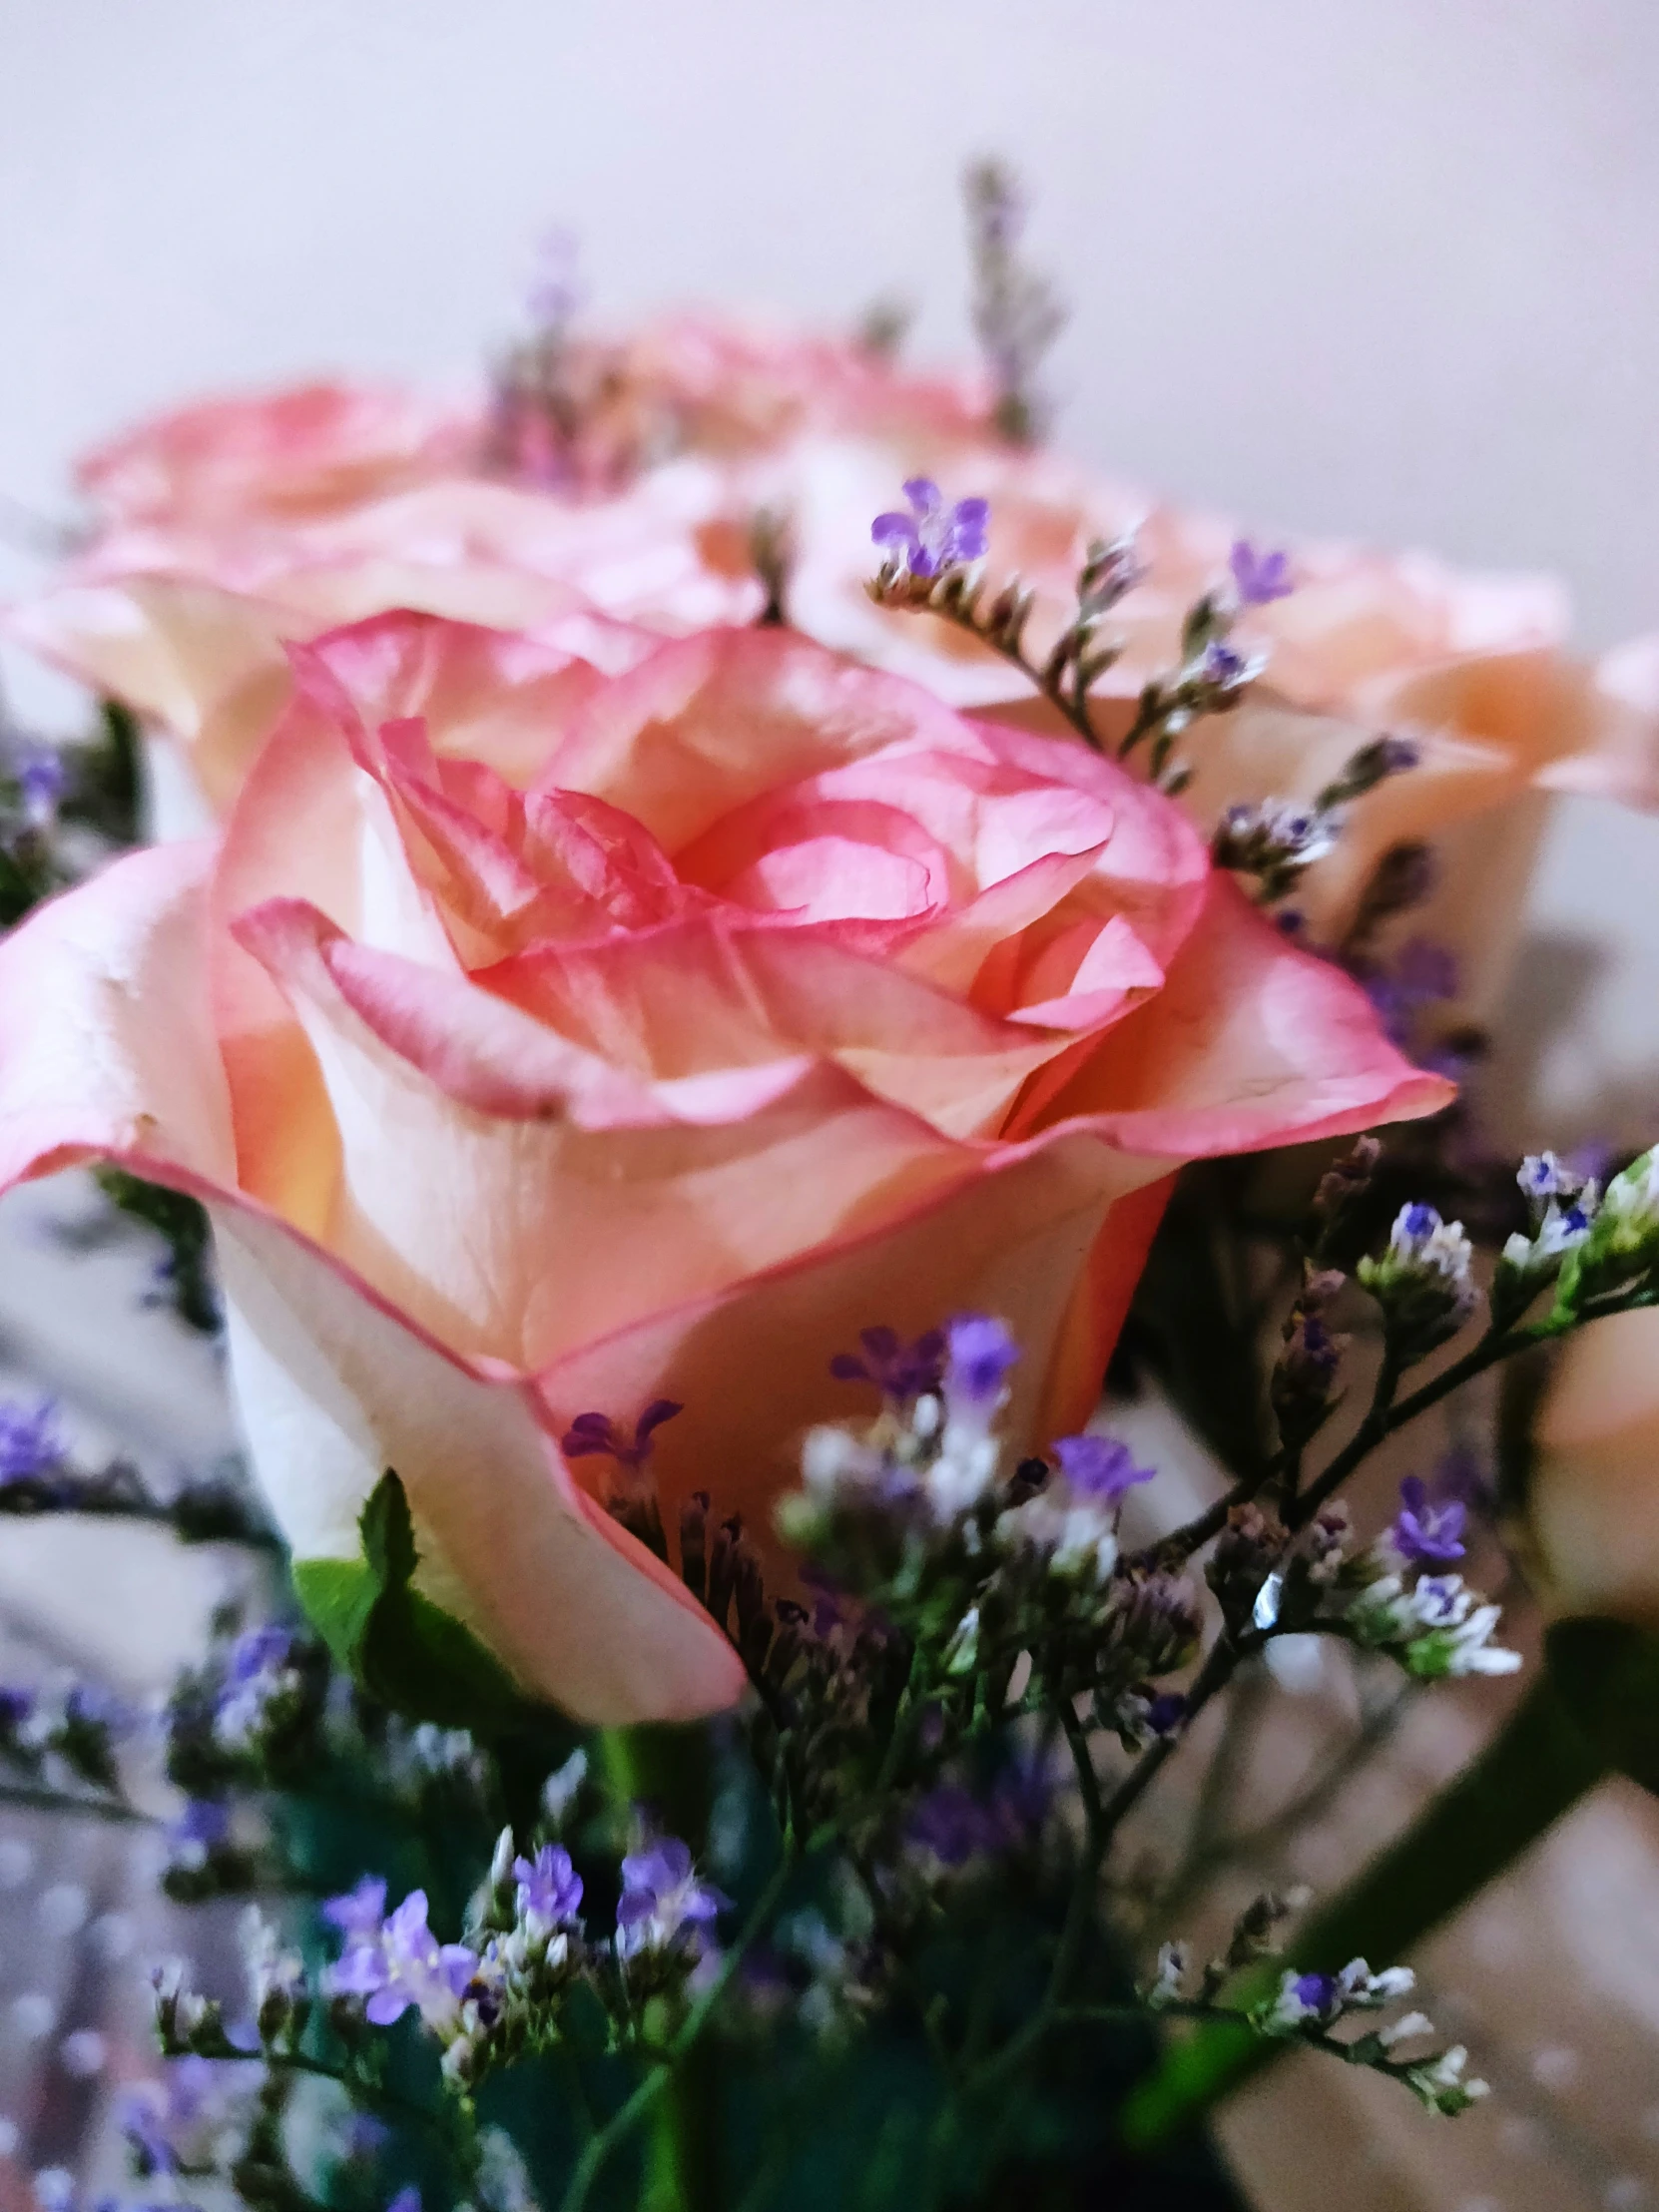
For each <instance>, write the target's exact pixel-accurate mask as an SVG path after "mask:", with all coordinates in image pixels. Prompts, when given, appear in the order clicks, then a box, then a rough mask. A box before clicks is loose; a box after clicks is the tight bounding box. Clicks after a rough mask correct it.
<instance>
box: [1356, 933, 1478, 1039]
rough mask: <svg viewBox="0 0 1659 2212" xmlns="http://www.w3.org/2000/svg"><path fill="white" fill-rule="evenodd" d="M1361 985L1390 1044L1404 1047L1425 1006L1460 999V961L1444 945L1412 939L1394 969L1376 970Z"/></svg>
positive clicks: (1362, 978)
mask: <svg viewBox="0 0 1659 2212" xmlns="http://www.w3.org/2000/svg"><path fill="white" fill-rule="evenodd" d="M1361 981H1362V983H1363V985H1364V988H1365V992H1366V996H1367V997H1368V998H1369V999H1370V1000H1371V1002H1372V1004H1373V1005H1374V1006H1375V1007H1376V1008H1377V1011H1378V1015H1379V1017H1380V1018H1381V1020H1382V1022H1383V1028H1384V1029H1385V1030H1386V1032H1387V1034H1388V1038H1389V1041H1390V1042H1391V1043H1393V1044H1397V1045H1403V1044H1404V1043H1406V1042H1407V1040H1408V1038H1409V1036H1410V1031H1411V1025H1412V1023H1413V1022H1414V1021H1415V1019H1416V1016H1417V1015H1418V1014H1419V1013H1420V1012H1421V1011H1422V1009H1423V1008H1424V1007H1425V1006H1432V1005H1435V1004H1437V1003H1443V1002H1444V1001H1445V1000H1447V999H1452V998H1455V997H1456V996H1457V983H1458V978H1457V961H1456V958H1455V956H1454V955H1453V954H1452V953H1450V952H1448V951H1447V950H1446V948H1445V947H1444V946H1443V945H1438V944H1431V943H1430V942H1429V941H1428V939H1427V938H1426V937H1412V938H1411V939H1409V941H1408V942H1407V943H1405V944H1403V945H1401V947H1400V949H1399V952H1398V954H1397V956H1396V958H1395V959H1394V961H1393V963H1392V965H1391V966H1389V967H1386V968H1375V969H1372V970H1370V971H1369V972H1367V973H1366V974H1365V975H1363V976H1362V977H1361Z"/></svg>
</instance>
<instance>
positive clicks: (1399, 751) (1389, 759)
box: [1374, 735, 1422, 778]
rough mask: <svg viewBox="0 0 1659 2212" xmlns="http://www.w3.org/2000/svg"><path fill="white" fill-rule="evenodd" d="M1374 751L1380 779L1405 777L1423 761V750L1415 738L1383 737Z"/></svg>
mask: <svg viewBox="0 0 1659 2212" xmlns="http://www.w3.org/2000/svg"><path fill="white" fill-rule="evenodd" d="M1374 751H1375V757H1376V761H1377V767H1378V772H1379V776H1380V778H1381V777H1384V776H1403V775H1405V774H1406V772H1407V771H1408V770H1410V769H1413V768H1415V767H1416V765H1417V763H1418V762H1419V761H1420V760H1421V759H1422V749H1421V747H1420V746H1419V745H1418V744H1417V743H1416V741H1415V739H1413V738H1396V737H1393V736H1391V735H1390V736H1387V737H1382V738H1379V739H1378V740H1377V744H1376V747H1375V749H1374Z"/></svg>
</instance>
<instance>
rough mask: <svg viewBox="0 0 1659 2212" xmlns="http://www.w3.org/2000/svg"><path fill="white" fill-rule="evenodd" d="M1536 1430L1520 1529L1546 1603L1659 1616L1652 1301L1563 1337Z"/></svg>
mask: <svg viewBox="0 0 1659 2212" xmlns="http://www.w3.org/2000/svg"><path fill="white" fill-rule="evenodd" d="M1535 1441H1536V1459H1535V1464H1534V1467H1533V1473H1532V1480H1531V1483H1530V1486H1529V1489H1528V1494H1527V1517H1528V1522H1529V1529H1528V1535H1529V1549H1530V1550H1531V1553H1532V1559H1533V1565H1534V1568H1535V1571H1536V1575H1537V1579H1538V1582H1539V1585H1540V1588H1541V1591H1542V1594H1543V1596H1544V1598H1545V1601H1546V1603H1548V1604H1549V1606H1550V1607H1551V1609H1552V1610H1553V1611H1555V1612H1557V1613H1601V1614H1608V1615H1611V1616H1612V1617H1613V1618H1615V1619H1621V1620H1629V1621H1634V1622H1635V1623H1636V1624H1637V1625H1638V1626H1639V1627H1644V1628H1659V1312H1654V1311H1651V1310H1649V1311H1645V1312H1637V1313H1632V1314H1614V1315H1611V1316H1609V1317H1608V1319H1606V1320H1605V1321H1598V1322H1597V1323H1595V1325H1594V1326H1593V1327H1592V1328H1588V1329H1582V1330H1580V1331H1579V1332H1578V1333H1577V1334H1576V1335H1575V1336H1573V1337H1572V1338H1570V1339H1569V1340H1568V1342H1567V1344H1566V1345H1565V1347H1564V1348H1563V1350H1562V1354H1561V1360H1560V1365H1559V1367H1558V1368H1557V1370H1556V1373H1555V1377H1554V1380H1553V1382H1552V1383H1551V1386H1550V1389H1549V1393H1548V1395H1547V1397H1546V1398H1545V1400H1544V1404H1543V1408H1542V1411H1541V1412H1540V1415H1539V1418H1538V1425H1537V1432H1536V1439H1535Z"/></svg>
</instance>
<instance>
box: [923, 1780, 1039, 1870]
mask: <svg viewBox="0 0 1659 2212" xmlns="http://www.w3.org/2000/svg"><path fill="white" fill-rule="evenodd" d="M1053 1803H1054V1777H1053V1772H1052V1770H1051V1768H1050V1767H1049V1765H1048V1763H1047V1762H1046V1761H1045V1760H1043V1759H1042V1758H1041V1757H1029V1756H1023V1755H1021V1756H1016V1757H1015V1758H1014V1759H1013V1760H1012V1761H1010V1763H1009V1764H1008V1765H1007V1766H1006V1767H1004V1768H1002V1770H1001V1771H1000V1772H999V1773H998V1774H997V1776H996V1777H995V1779H994V1781H993V1782H992V1783H991V1784H990V1787H989V1789H988V1790H985V1791H983V1792H976V1791H973V1790H969V1789H966V1788H964V1787H963V1785H962V1784H961V1783H959V1782H941V1783H939V1784H937V1785H936V1786H935V1787H934V1788H933V1789H931V1790H929V1791H928V1792H927V1794H926V1795H925V1796H924V1797H922V1798H920V1799H919V1800H918V1801H917V1803H916V1805H915V1807H914V1808H913V1810H912V1812H911V1814H910V1818H909V1820H908V1822H907V1823H906V1827H905V1834H906V1836H907V1838H908V1840H909V1842H910V1843H911V1844H913V1845H914V1846H915V1847H916V1848H917V1849H918V1850H920V1851H923V1852H926V1853H927V1854H929V1856H930V1857H932V1858H934V1859H936V1860H937V1861H938V1863H939V1865H940V1866H941V1867H952V1868H954V1867H965V1866H966V1865H967V1864H968V1862H969V1861H970V1860H973V1859H981V1858H992V1857H995V1856H996V1855H997V1854H998V1853H1002V1852H1009V1851H1015V1850H1018V1849H1019V1848H1020V1847H1021V1846H1022V1845H1024V1844H1028V1843H1029V1842H1030V1841H1031V1839H1032V1838H1033V1837H1034V1836H1036V1835H1037V1834H1038V1833H1039V1832H1040V1830H1041V1828H1042V1825H1043V1823H1044V1821H1045V1820H1047V1818H1048V1815H1049V1812H1050V1810H1051V1809H1052V1806H1053Z"/></svg>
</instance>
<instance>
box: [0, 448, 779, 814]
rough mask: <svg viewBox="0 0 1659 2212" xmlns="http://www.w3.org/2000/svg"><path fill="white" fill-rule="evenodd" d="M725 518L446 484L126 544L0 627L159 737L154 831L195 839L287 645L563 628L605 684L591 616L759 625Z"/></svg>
mask: <svg viewBox="0 0 1659 2212" xmlns="http://www.w3.org/2000/svg"><path fill="white" fill-rule="evenodd" d="M728 505H729V491H728V486H727V484H726V481H725V479H724V478H723V477H722V476H720V475H719V474H718V473H717V472H716V471H714V470H712V469H711V468H710V467H709V466H708V465H707V464H705V463H701V462H684V463H681V464H678V465H676V466H672V467H667V468H662V469H658V470H656V471H654V472H653V473H652V474H651V475H650V476H649V477H647V478H646V479H644V480H643V481H642V482H641V483H640V485H639V486H638V487H637V488H636V489H635V490H634V491H632V492H630V493H628V494H626V495H625V496H623V497H621V498H618V499H614V500H609V501H606V502H604V503H602V504H599V505H595V506H591V507H576V506H569V505H566V504H564V503H562V502H560V501H558V500H555V499H551V498H549V497H547V496H546V495H544V494H542V493H538V492H532V491H527V490H524V489H521V488H519V487H517V486H514V485H508V484H499V483H490V482H487V481H485V480H483V479H481V478H476V477H456V476H449V477H443V478H440V479H438V480H436V481H434V482H431V483H428V484H425V485H422V486H420V487H418V488H417V489H415V490H412V491H409V492H405V493H402V494H400V495H398V496H395V497H392V498H387V499H379V500H373V501H370V502H369V503H367V504H366V505H361V506H357V507H353V508H346V509H343V510H342V511H340V512H339V513H336V514H332V515H328V516H324V517H316V518H312V519H310V520H308V521H304V522H291V523H286V524H278V523H277V522H275V521H274V520H272V519H271V518H269V517H267V518H264V519H262V520H261V521H259V522H258V523H253V522H247V521H245V522H243V523H242V524H241V525H240V526H238V527H236V528H229V527H218V528H208V527H200V526H199V527H195V528H186V527H183V526H171V527H167V528H139V527H133V528H128V529H124V530H120V531H117V532H113V533H111V534H110V535H109V536H108V537H106V538H105V539H103V540H102V541H100V542H99V543H98V544H97V545H96V546H95V547H94V548H93V549H92V550H91V551H90V552H89V553H87V554H86V555H85V556H83V557H82V558H81V559H80V560H79V561H77V562H76V563H75V564H74V565H73V566H72V567H71V569H70V570H69V571H68V573H67V574H65V575H64V576H63V577H61V578H60V579H59V580H58V581H57V582H56V583H55V584H53V585H52V586H51V587H49V588H48V589H47V590H46V591H45V592H44V593H42V594H41V595H40V596H39V597H38V598H36V599H34V600H32V601H30V602H28V603H26V604H25V605H23V606H21V607H17V608H14V609H13V610H12V611H11V613H10V615H9V617H8V618H7V625H6V626H7V629H8V631H9V632H10V634H11V635H12V636H13V637H15V638H16V639H17V640H18V641H19V642H20V643H22V644H25V645H27V646H29V647H31V648H32V649H33V650H34V651H36V652H38V653H39V654H41V655H42V656H43V657H44V658H45V659H47V660H49V661H52V662H54V663H55V664H56V665H57V666H59V667H60V668H63V669H64V670H66V671H67V672H68V673H69V674H70V675H72V676H74V677H77V678H78V679H79V680H80V681H82V682H83V683H86V684H88V685H90V686H91V687H92V688H93V689H94V690H96V691H99V692H101V693H103V694H104V695H106V696H107V697H110V698H115V699H119V700H120V701H122V703H123V704H124V705H126V706H128V707H130V708H131V709H132V710H133V712H134V713H135V714H137V715H138V716H139V717H140V718H141V719H142V721H143V723H144V725H145V728H146V730H147V731H148V732H149V733H150V734H151V735H153V736H159V737H160V738H161V739H162V741H163V743H162V745H161V747H160V748H152V750H151V754H150V769H151V775H152V779H153V782H154V784H155V786H156V792H155V801H156V803H155V804H153V806H152V810H151V815H152V826H153V829H154V830H155V832H156V833H157V834H160V835H164V836H168V835H177V834H195V833H196V832H197V831H199V830H203V829H207V828H210V827H211V826H212V825H213V824H214V823H215V822H217V821H219V820H221V819H223V817H224V816H225V815H226V813H228V811H229V809H230V807H231V805H232V803H233V802H234V800H235V798H236V796H237V793H238V792H239V791H240V789H241V788H242V782H243V778H244V777H245V775H246V774H247V772H248V769H249V766H250V765H251V763H252V761H253V758H254V755H255V753H256V751H257V749H258V746H259V743H260V741H261V739H262V738H263V737H264V735H265V733H266V731H267V730H268V729H269V727H270V725H271V722H272V720H273V719H274V717H275V715H276V713H277V711H278V710H279V708H280V705H281V703H282V701H283V700H284V699H285V698H286V696H287V693H288V689H289V681H290V679H289V673H288V665H287V660H286V655H285V652H284V647H285V646H286V645H287V644H289V643H292V642H299V643H303V642H304V641H305V640H307V639H310V638H314V637H317V636H320V635H321V634H322V633H323V632H324V631H328V630H334V629H338V628H339V627H341V626H342V625H343V624H346V623H350V622H356V621H360V620H362V619H364V618H366V617H368V616H370V615H374V614H381V613H385V612H387V611H389V610H391V609H394V608H403V609H408V610H412V611H415V612H421V613H429V614H438V615H445V616H448V617H450V618H452V619H454V620H456V621H463V622H478V623H483V624H486V625H489V626H491V627H495V628H500V629H512V630H533V631H536V632H537V633H538V634H540V635H542V636H544V637H548V638H550V639H553V640H554V641H555V642H556V640H557V639H558V637H559V636H560V635H561V634H568V632H569V626H570V625H571V624H572V623H576V624H577V625H578V626H579V627H580V628H582V630H583V633H584V635H585V636H586V638H587V639H588V641H589V644H590V650H598V652H599V658H601V659H602V660H603V661H604V662H605V665H607V666H611V667H615V666H617V665H619V664H618V656H619V655H622V656H624V657H626V655H627V653H628V651H629V650H630V649H629V648H628V647H627V645H626V643H625V641H624V638H623V634H622V632H621V631H620V630H618V629H617V628H616V625H615V623H613V624H612V625H611V629H612V634H613V635H612V644H611V647H610V649H609V651H604V650H600V649H599V648H598V647H597V640H598V638H599V635H600V632H601V631H602V630H603V629H604V628H605V627H606V625H605V623H604V621H603V620H602V619H601V620H599V621H594V620H591V619H588V618H589V617H590V616H591V615H592V614H593V612H594V611H595V610H597V611H598V614H599V616H600V617H601V618H603V617H604V615H605V614H606V613H607V611H609V612H610V613H612V614H613V615H614V616H616V617H618V618H621V617H625V618H626V621H627V623H628V625H630V626H631V627H637V626H640V625H644V626H648V627H649V628H650V629H651V630H653V631H656V632H659V633H663V634H667V635H675V634H679V633H682V632H684V631H687V630H693V629H699V628H702V627H704V626H706V625H709V624H715V623H723V622H744V621H749V620H752V619H753V618H754V617H755V616H756V615H758V614H759V613H760V611H761V608H762V605H763V602H764V598H765V593H764V591H763V588H762V586H761V584H760V582H759V580H758V579H757V577H756V576H755V573H754V569H753V566H752V564H751V562H750V559H749V553H748V546H747V540H746V537H745V534H744V532H743V530H742V529H741V528H740V527H739V526H738V525H737V524H736V523H734V522H733V521H731V520H729V519H728V515H727V508H728ZM577 577H579V578H580V580H581V584H580V589H578V587H577V585H576V583H575V582H574V581H573V579H575V578H577ZM550 626H551V627H550Z"/></svg>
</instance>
